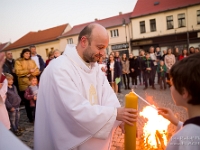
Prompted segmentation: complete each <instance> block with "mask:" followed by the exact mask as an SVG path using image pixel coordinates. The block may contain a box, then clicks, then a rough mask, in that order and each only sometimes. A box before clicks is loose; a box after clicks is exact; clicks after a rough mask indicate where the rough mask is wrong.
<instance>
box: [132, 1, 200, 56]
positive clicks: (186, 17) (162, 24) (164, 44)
mask: <svg viewBox="0 0 200 150" xmlns="http://www.w3.org/2000/svg"><path fill="white" fill-rule="evenodd" d="M131 25H132V27H131V28H132V31H131V32H132V35H133V37H132V39H131V49H132V50H133V51H134V52H135V53H138V50H139V49H141V48H142V49H145V50H146V51H147V50H148V49H149V47H150V46H154V47H156V46H159V47H161V50H164V49H167V48H168V47H172V48H175V47H178V48H179V50H180V51H181V50H182V49H183V48H188V47H190V46H194V47H200V1H199V0H157V1H155V0H138V1H137V3H136V6H135V8H134V10H133V12H132V14H131Z"/></svg>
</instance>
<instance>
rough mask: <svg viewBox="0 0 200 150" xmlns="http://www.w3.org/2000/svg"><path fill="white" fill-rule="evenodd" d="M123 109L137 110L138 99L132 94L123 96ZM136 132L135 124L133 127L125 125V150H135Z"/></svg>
mask: <svg viewBox="0 0 200 150" xmlns="http://www.w3.org/2000/svg"><path fill="white" fill-rule="evenodd" d="M125 107H126V108H133V109H137V108H138V97H137V96H136V95H135V94H134V93H133V92H130V93H129V94H126V95H125ZM136 132H137V130H136V122H134V123H133V126H130V125H128V124H125V135H124V137H125V142H124V143H125V150H136Z"/></svg>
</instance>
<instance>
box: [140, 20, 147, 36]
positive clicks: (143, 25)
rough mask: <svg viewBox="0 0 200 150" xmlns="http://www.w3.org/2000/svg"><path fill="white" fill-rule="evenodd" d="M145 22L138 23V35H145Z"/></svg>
mask: <svg viewBox="0 0 200 150" xmlns="http://www.w3.org/2000/svg"><path fill="white" fill-rule="evenodd" d="M145 32H146V29H145V21H140V33H145Z"/></svg>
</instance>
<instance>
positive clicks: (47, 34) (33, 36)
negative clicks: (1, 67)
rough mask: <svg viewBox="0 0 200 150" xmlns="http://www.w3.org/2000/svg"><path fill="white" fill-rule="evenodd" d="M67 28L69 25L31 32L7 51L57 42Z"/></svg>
mask: <svg viewBox="0 0 200 150" xmlns="http://www.w3.org/2000/svg"><path fill="white" fill-rule="evenodd" d="M67 26H68V24H64V25H60V26H57V27H53V28H49V29H46V30H41V31H40V30H39V31H38V32H29V33H27V34H26V35H24V36H23V37H21V38H20V39H19V40H17V41H16V42H14V43H13V44H11V45H10V46H8V47H7V48H6V49H5V50H10V49H16V48H20V47H26V46H30V45H33V44H39V43H44V42H48V41H53V40H56V39H57V38H58V36H60V35H62V33H63V32H64V30H65V28H66V27H67Z"/></svg>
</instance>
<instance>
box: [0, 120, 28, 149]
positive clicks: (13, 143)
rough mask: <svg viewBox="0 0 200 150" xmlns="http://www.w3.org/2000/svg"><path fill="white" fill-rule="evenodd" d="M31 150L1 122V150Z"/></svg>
mask: <svg viewBox="0 0 200 150" xmlns="http://www.w3.org/2000/svg"><path fill="white" fill-rule="evenodd" d="M13 149H14V150H31V149H30V148H29V147H27V146H26V145H25V144H24V143H23V142H22V141H20V140H19V138H17V137H16V136H15V135H14V134H13V133H12V132H10V131H9V130H8V129H7V128H5V126H4V125H3V124H2V123H1V122H0V150H13Z"/></svg>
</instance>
